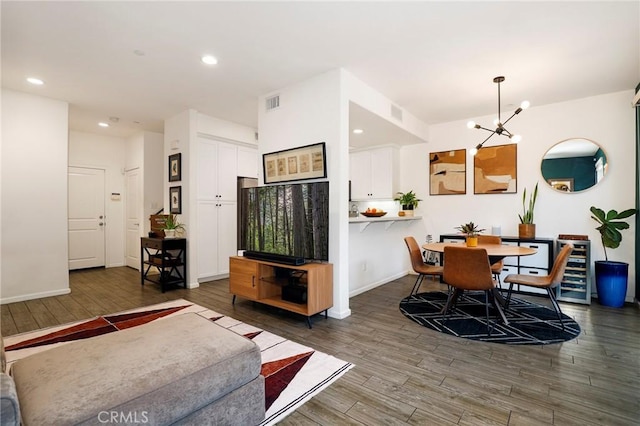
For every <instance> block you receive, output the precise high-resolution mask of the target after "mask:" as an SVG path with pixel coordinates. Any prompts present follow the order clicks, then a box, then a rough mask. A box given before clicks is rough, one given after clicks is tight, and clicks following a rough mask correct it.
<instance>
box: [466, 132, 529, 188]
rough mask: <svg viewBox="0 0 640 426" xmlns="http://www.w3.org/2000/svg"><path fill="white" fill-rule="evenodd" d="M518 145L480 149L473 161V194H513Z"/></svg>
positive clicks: (515, 184) (515, 185)
mask: <svg viewBox="0 0 640 426" xmlns="http://www.w3.org/2000/svg"><path fill="white" fill-rule="evenodd" d="M517 147H518V145H516V144H507V145H497V146H489V147H486V148H485V147H483V148H481V149H480V150H479V151H478V153H477V154H476V155H475V157H474V159H473V191H474V194H515V193H517V192H518V187H517V157H518V149H517Z"/></svg>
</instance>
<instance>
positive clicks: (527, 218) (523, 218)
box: [518, 183, 538, 224]
mask: <svg viewBox="0 0 640 426" xmlns="http://www.w3.org/2000/svg"><path fill="white" fill-rule="evenodd" d="M537 198H538V184H537V183H536V187H535V188H534V189H533V194H531V196H530V197H529V208H527V204H526V200H527V188H525V189H524V192H523V193H522V214H519V215H518V217H519V218H520V223H527V224H532V223H533V209H534V208H535V206H536V199H537Z"/></svg>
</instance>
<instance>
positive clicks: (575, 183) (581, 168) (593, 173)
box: [540, 139, 608, 192]
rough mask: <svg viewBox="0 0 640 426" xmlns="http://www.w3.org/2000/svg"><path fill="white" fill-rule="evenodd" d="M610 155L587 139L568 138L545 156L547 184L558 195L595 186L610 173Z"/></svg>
mask: <svg viewBox="0 0 640 426" xmlns="http://www.w3.org/2000/svg"><path fill="white" fill-rule="evenodd" d="M607 168H608V163H607V156H606V155H605V153H604V151H603V150H602V148H601V147H600V145H598V144H597V143H595V142H593V141H590V140H588V139H567V140H564V141H561V142H558V143H557V144H555V145H553V146H552V147H551V148H549V150H548V151H547V152H546V153H545V154H544V157H542V164H541V165H540V170H541V172H542V177H543V178H544V180H545V182H547V184H548V185H549V186H551V188H553V189H555V190H556V191H559V192H580V191H584V190H585V189H589V188H591V187H592V186H595V185H597V184H598V182H600V181H601V180H602V178H604V175H605V174H606V173H607Z"/></svg>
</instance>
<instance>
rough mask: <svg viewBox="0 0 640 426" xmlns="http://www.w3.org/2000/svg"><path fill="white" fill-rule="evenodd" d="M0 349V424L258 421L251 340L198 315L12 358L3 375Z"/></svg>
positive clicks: (261, 397) (259, 398) (261, 401)
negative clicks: (0, 387)
mask: <svg viewBox="0 0 640 426" xmlns="http://www.w3.org/2000/svg"><path fill="white" fill-rule="evenodd" d="M0 340H1V339H0ZM2 349H3V350H2V359H3V365H2V373H1V374H2V375H1V379H2V383H1V385H2V396H1V401H0V402H1V405H0V409H1V410H2V411H1V412H0V419H1V423H2V425H5V424H15V425H18V424H23V425H42V424H55V425H71V424H73V425H76V424H78V425H94V424H96V425H97V424H105V423H117V424H138V425H139V424H150V425H173V424H175V425H190V424H193V425H207V424H215V425H251V424H258V423H260V422H261V421H262V420H263V419H264V413H265V389H264V378H263V377H262V376H261V375H260V369H261V359H260V350H259V349H258V347H257V345H256V344H255V343H254V342H252V341H251V340H249V339H247V338H245V337H243V336H240V335H238V334H236V333H234V332H232V331H229V330H227V329H225V328H223V327H220V326H219V325H217V324H215V323H213V322H212V321H210V320H208V319H206V318H204V317H202V316H200V315H198V314H195V313H185V314H181V315H176V316H172V317H168V318H164V319H160V320H156V321H154V322H151V323H148V324H145V325H140V326H137V327H133V328H129V329H125V330H121V331H118V332H114V333H109V334H104V335H101V336H97V337H91V338H88V339H84V340H78V341H74V342H70V343H66V344H63V345H59V346H57V347H54V348H51V349H48V350H44V351H42V352H38V353H35V354H32V355H29V356H26V357H25V358H22V359H19V360H17V361H15V362H14V363H13V364H12V365H11V367H10V374H6V371H5V365H4V348H2Z"/></svg>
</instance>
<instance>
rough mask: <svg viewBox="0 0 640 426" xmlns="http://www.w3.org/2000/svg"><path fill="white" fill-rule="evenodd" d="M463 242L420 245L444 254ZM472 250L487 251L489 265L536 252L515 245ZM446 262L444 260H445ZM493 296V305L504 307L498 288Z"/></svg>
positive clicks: (479, 245)
mask: <svg viewBox="0 0 640 426" xmlns="http://www.w3.org/2000/svg"><path fill="white" fill-rule="evenodd" d="M464 244H465V242H464V241H461V242H457V243H454V242H446V243H426V244H423V245H422V248H423V249H424V250H427V251H432V252H435V253H440V254H442V253H444V248H445V247H447V246H455V247H460V246H461V245H464ZM474 248H483V249H485V250H486V251H487V256H488V257H489V264H493V263H495V262H498V261H500V260H501V259H504V258H505V257H510V256H530V255H532V254H536V253H537V250H536V249H534V248H531V247H521V246H516V245H509V244H480V243H478V245H477V246H475V247H474ZM445 261H446V259H445ZM441 263H442V262H441ZM459 293H460V292H456V294H459ZM492 294H493V299H494V301H495V303H498V304H500V306H501V307H506V305H507V303H506V301H505V300H504V298H503V297H502V294H501V293H500V291H499V289H498V288H494V289H493V291H492ZM500 306H496V307H497V308H498V309H497V310H498V313H499V314H500V317H501V319H502V322H503V323H504V324H509V321H508V320H507V317H506V316H505V314H504V311H503V310H502V309H501V308H500Z"/></svg>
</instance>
